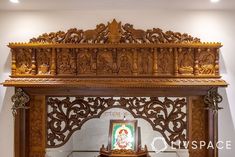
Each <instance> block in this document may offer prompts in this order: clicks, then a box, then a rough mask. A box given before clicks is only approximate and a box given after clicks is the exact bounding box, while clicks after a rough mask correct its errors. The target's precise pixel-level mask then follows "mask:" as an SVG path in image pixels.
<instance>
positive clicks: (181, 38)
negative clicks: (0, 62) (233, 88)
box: [3, 20, 227, 157]
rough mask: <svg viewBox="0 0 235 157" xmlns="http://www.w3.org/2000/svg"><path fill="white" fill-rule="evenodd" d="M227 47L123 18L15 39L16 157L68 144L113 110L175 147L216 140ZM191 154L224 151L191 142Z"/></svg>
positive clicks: (213, 155)
mask: <svg viewBox="0 0 235 157" xmlns="http://www.w3.org/2000/svg"><path fill="white" fill-rule="evenodd" d="M221 46H222V45H221V44H220V43H204V42H201V41H200V39H198V38H194V37H192V36H190V35H188V34H181V33H178V32H172V31H167V32H163V31H162V30H161V29H159V28H153V29H149V30H146V31H145V30H141V29H135V28H134V27H133V25H131V24H124V25H122V24H121V22H117V21H116V20H113V21H112V22H108V24H106V25H105V24H99V25H97V26H96V28H95V29H90V30H81V29H76V28H73V29H70V30H68V31H67V32H63V31H59V32H55V33H49V34H42V35H40V36H39V37H37V38H33V39H31V40H30V42H29V43H10V44H9V47H10V48H11V53H12V67H11V69H12V70H11V76H10V78H9V79H7V80H6V81H5V82H4V83H3V84H4V86H12V87H15V88H16V93H15V95H14V96H13V97H12V101H13V107H12V109H13V114H14V116H15V156H16V157H28V156H30V157H44V156H45V150H46V148H56V147H60V146H62V145H64V144H65V143H66V142H67V141H68V140H69V138H70V136H71V135H72V134H73V132H74V131H76V130H79V129H80V128H81V126H82V125H83V124H84V123H85V122H86V121H87V120H89V119H92V118H99V117H100V115H101V114H102V113H103V112H104V111H105V110H107V109H110V108H114V107H120V108H124V109H126V110H128V111H129V112H130V113H131V114H132V115H133V116H134V117H136V118H137V117H138V118H143V119H145V120H146V121H148V122H149V123H150V124H151V125H152V128H153V130H155V131H158V132H160V133H161V134H162V136H163V137H164V138H165V140H166V141H167V143H168V144H170V143H171V142H177V141H200V140H204V141H207V142H209V141H212V142H213V143H214V144H215V143H216V141H217V113H218V112H217V111H218V110H219V109H220V107H219V106H218V103H219V102H221V101H222V98H221V96H220V95H219V94H218V93H217V88H218V87H226V86H227V83H226V82H225V81H223V80H222V79H221V76H220V74H219V52H220V51H219V49H220V47H221ZM57 97H65V99H63V100H60V99H57ZM70 97H73V98H74V99H73V100H71V99H70ZM113 97H120V98H119V99H114V98H113ZM145 97H148V98H149V99H148V100H147V99H145ZM159 97H165V98H164V100H160V99H158V98H159ZM171 97H176V98H177V99H176V100H172V99H171ZM115 102H118V104H119V105H117V104H116V103H115ZM143 107H144V110H143ZM183 107H186V108H187V110H186V112H183V111H182V108H183ZM62 108H63V109H62ZM169 108H171V112H170V113H167V109H169ZM49 109H50V110H49ZM62 123H63V125H62ZM169 123H171V124H173V127H172V128H170V127H169ZM166 132H168V133H167V134H166ZM175 147H177V148H181V147H182V146H181V145H177V144H175ZM189 153H190V157H217V156H218V153H217V149H213V150H212V149H209V150H207V149H196V150H195V149H191V148H190V147H189Z"/></svg>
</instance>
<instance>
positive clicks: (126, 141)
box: [108, 120, 138, 150]
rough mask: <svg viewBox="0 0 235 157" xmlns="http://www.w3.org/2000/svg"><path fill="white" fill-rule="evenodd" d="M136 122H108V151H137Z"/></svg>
mask: <svg viewBox="0 0 235 157" xmlns="http://www.w3.org/2000/svg"><path fill="white" fill-rule="evenodd" d="M137 138H138V135H137V120H110V129H109V144H108V146H109V150H117V149H127V150H137V145H138V144H137V143H138V140H137Z"/></svg>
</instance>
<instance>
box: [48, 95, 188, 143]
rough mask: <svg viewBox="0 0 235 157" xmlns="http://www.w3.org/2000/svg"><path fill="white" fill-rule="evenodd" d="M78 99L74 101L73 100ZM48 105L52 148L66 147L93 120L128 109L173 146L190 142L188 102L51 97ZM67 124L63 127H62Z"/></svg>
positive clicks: (179, 99)
mask: <svg viewBox="0 0 235 157" xmlns="http://www.w3.org/2000/svg"><path fill="white" fill-rule="evenodd" d="M73 99H74V100H73ZM47 105H48V122H47V123H48V125H47V126H48V133H47V142H48V143H47V145H48V147H59V146H62V145H63V144H65V143H66V142H67V141H68V140H69V138H70V136H71V135H72V134H73V132H74V131H76V130H79V129H80V128H81V127H82V125H83V124H84V123H85V122H86V121H87V120H89V119H92V118H99V117H100V116H101V114H102V113H103V112H104V111H106V110H108V109H110V108H115V107H119V108H124V109H126V110H128V111H129V112H130V113H131V114H132V115H133V116H134V117H135V118H143V119H145V120H146V121H148V122H149V123H150V124H151V126H152V128H153V130H155V131H158V132H160V133H161V134H162V136H163V137H164V138H165V139H166V141H167V143H168V144H169V145H171V144H175V146H176V147H180V146H181V145H177V144H178V143H179V142H180V143H181V144H182V143H183V142H182V141H186V140H187V133H186V129H187V120H186V106H187V101H186V99H185V98H177V99H175V100H172V99H171V98H167V97H166V98H164V100H160V99H159V98H157V97H151V98H144V97H143V98H142V97H131V98H126V97H121V98H116V99H115V98H109V97H85V98H81V97H78V98H71V97H67V98H65V99H62V100H61V99H58V98H55V97H54V98H53V97H49V98H48V99H47ZM62 124H63V125H62Z"/></svg>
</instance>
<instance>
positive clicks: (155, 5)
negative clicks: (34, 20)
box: [0, 0, 235, 10]
mask: <svg viewBox="0 0 235 157" xmlns="http://www.w3.org/2000/svg"><path fill="white" fill-rule="evenodd" d="M19 1H20V3H19V4H13V3H10V2H9V0H0V10H89V9H91V10H94V9H96V10H100V9H102V10H110V9H119V10H120V9H125V10H126V9H128V10H129V9H132V10H133V9H185V10H211V9H217V10H218V9H219V10H235V0H220V2H219V3H211V2H210V0H19Z"/></svg>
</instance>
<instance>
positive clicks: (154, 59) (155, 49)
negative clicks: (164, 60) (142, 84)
mask: <svg viewBox="0 0 235 157" xmlns="http://www.w3.org/2000/svg"><path fill="white" fill-rule="evenodd" d="M152 51H153V75H154V76H156V75H158V67H157V48H154V49H152Z"/></svg>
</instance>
